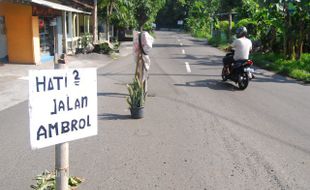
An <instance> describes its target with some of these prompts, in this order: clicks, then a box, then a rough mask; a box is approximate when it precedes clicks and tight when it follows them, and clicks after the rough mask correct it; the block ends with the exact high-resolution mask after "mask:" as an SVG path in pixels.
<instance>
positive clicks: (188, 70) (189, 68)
mask: <svg viewBox="0 0 310 190" xmlns="http://www.w3.org/2000/svg"><path fill="white" fill-rule="evenodd" d="M185 66H186V71H187V72H188V73H190V72H192V71H191V67H190V66H189V63H188V62H185Z"/></svg>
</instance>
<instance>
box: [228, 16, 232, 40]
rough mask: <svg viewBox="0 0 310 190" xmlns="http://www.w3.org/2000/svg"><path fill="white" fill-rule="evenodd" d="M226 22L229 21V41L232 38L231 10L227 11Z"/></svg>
mask: <svg viewBox="0 0 310 190" xmlns="http://www.w3.org/2000/svg"><path fill="white" fill-rule="evenodd" d="M228 17H229V18H228V20H229V21H228V22H229V26H228V41H229V42H231V41H232V40H231V39H232V32H231V30H232V10H230V11H229V15H228Z"/></svg>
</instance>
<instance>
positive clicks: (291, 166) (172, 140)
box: [0, 32, 310, 190]
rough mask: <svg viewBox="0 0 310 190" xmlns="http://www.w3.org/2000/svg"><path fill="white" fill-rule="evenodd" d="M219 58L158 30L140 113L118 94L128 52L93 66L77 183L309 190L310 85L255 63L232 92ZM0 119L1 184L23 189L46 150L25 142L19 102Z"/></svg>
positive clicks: (77, 147) (129, 65)
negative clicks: (243, 85) (93, 103)
mask: <svg viewBox="0 0 310 190" xmlns="http://www.w3.org/2000/svg"><path fill="white" fill-rule="evenodd" d="M223 55H224V53H223V52H221V51H219V50H217V49H215V48H212V47H210V46H207V45H206V42H205V41H200V40H195V39H193V38H191V37H189V36H188V35H185V34H181V33H176V32H157V33H156V41H155V44H154V47H153V49H152V52H151V60H152V65H151V71H150V78H149V92H150V93H149V97H148V98H147V100H146V105H145V118H144V119H141V120H133V119H130V117H129V114H130V113H129V110H128V105H127V104H126V100H125V97H126V96H127V89H126V84H127V83H129V82H130V81H131V80H132V78H133V71H134V63H133V58H132V56H127V57H124V58H121V59H119V60H116V61H114V62H112V63H110V64H107V65H106V66H105V67H102V68H100V69H98V125H99V126H98V128H99V129H98V135H97V136H95V137H90V138H85V139H82V140H77V141H73V142H70V172H71V174H72V175H76V176H81V177H83V178H85V182H84V183H83V184H82V185H81V188H80V189H86V190H89V189H91V190H97V189H98V190H102V189H113V190H114V189H130V190H132V189H141V190H142V189H143V190H145V189H160V190H166V189H178V190H179V189H184V190H188V189H193V190H196V189H197V190H204V189H207V190H210V189H211V190H212V189H214V190H218V189H232V190H235V189H238V190H239V189H241V190H243V189H244V190H245V189H251V190H252V189H259V190H260V189H310V180H309V179H310V127H309V122H310V117H309V113H310V111H309V110H310V96H309V95H310V86H306V85H302V84H299V83H298V82H296V81H294V80H290V79H287V78H284V77H281V76H278V75H274V74H273V73H270V72H267V71H265V70H260V69H258V70H257V72H258V74H257V75H256V76H257V78H256V79H255V80H254V81H251V82H250V84H249V87H248V88H247V89H246V90H245V91H239V90H238V89H237V88H236V86H235V85H234V84H233V83H230V82H222V81H221V77H220V73H221V59H222V56H223ZM0 120H1V127H0V142H1V145H0V146H1V149H0V189H16V190H17V189H18V190H20V189H29V185H30V184H31V183H32V181H31V179H32V178H33V177H34V176H35V175H36V174H39V173H40V172H41V171H43V170H44V169H52V168H53V167H54V148H53V147H49V148H43V149H40V150H36V151H32V150H31V149H30V142H29V129H28V128H29V124H28V123H29V119H28V111H27V101H25V102H22V103H20V104H18V105H15V106H12V107H10V108H8V109H5V110H2V111H1V112H0Z"/></svg>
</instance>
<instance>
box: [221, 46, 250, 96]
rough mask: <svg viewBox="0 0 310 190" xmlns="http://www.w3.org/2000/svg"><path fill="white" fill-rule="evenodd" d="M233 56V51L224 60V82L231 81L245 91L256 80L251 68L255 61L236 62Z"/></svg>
mask: <svg viewBox="0 0 310 190" xmlns="http://www.w3.org/2000/svg"><path fill="white" fill-rule="evenodd" d="M233 55H234V52H233V51H232V52H231V53H228V54H226V56H225V57H224V58H223V64H224V66H223V69H222V79H223V81H227V80H228V79H230V80H232V81H233V82H235V83H236V84H238V87H239V89H240V90H244V89H246V88H247V87H248V85H249V81H250V80H252V79H253V78H254V74H253V73H254V69H253V68H251V66H252V65H253V61H252V60H250V59H248V60H238V61H234V60H233Z"/></svg>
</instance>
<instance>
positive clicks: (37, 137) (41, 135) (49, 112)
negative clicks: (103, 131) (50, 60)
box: [29, 68, 97, 149]
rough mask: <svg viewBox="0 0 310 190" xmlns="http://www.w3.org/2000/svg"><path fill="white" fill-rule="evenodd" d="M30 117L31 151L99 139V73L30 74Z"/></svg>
mask: <svg viewBox="0 0 310 190" xmlns="http://www.w3.org/2000/svg"><path fill="white" fill-rule="evenodd" d="M29 115H30V142H31V147H32V149H37V148H43V147H47V146H50V145H55V144H59V143H63V142H68V141H72V140H76V139H80V138H84V137H89V136H93V135H96V134H97V73H96V69H92V68H88V69H64V70H31V71H29Z"/></svg>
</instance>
